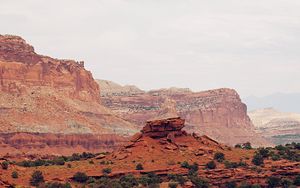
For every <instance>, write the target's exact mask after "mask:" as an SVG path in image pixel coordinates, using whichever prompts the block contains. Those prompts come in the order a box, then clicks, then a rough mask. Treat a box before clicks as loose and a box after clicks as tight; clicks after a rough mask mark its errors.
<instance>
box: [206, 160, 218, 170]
mask: <svg viewBox="0 0 300 188" xmlns="http://www.w3.org/2000/svg"><path fill="white" fill-rule="evenodd" d="M216 166H217V165H216V163H215V161H210V162H208V163H207V164H206V168H207V169H215V168H216Z"/></svg>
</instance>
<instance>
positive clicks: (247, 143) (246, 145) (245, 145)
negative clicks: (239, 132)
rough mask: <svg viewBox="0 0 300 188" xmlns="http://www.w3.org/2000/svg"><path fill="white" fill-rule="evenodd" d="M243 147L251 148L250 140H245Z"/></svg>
mask: <svg viewBox="0 0 300 188" xmlns="http://www.w3.org/2000/svg"><path fill="white" fill-rule="evenodd" d="M242 147H243V149H252V146H251V143H250V142H246V143H244V144H243V145H242Z"/></svg>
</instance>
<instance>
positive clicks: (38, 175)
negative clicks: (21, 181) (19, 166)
mask: <svg viewBox="0 0 300 188" xmlns="http://www.w3.org/2000/svg"><path fill="white" fill-rule="evenodd" d="M44 181H45V180H44V176H43V173H42V172H41V171H38V170H37V171H34V172H33V173H32V175H31V178H30V185H32V186H38V185H39V184H40V183H43V182H44Z"/></svg>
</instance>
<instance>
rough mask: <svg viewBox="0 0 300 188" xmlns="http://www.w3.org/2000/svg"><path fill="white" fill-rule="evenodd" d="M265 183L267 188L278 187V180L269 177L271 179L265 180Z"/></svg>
mask: <svg viewBox="0 0 300 188" xmlns="http://www.w3.org/2000/svg"><path fill="white" fill-rule="evenodd" d="M266 183H267V185H268V187H269V188H273V187H278V186H280V178H278V177H275V176H271V177H269V178H267V181H266Z"/></svg>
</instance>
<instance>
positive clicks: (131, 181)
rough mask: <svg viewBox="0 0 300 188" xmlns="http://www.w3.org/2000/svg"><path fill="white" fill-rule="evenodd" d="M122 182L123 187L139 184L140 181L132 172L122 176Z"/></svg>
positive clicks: (127, 187) (129, 187) (128, 187)
mask: <svg viewBox="0 0 300 188" xmlns="http://www.w3.org/2000/svg"><path fill="white" fill-rule="evenodd" d="M120 183H121V185H122V187H123V188H131V187H135V186H138V185H139V183H138V181H137V180H136V178H135V177H134V176H133V175H132V174H128V175H126V176H122V177H121V178H120Z"/></svg>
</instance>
